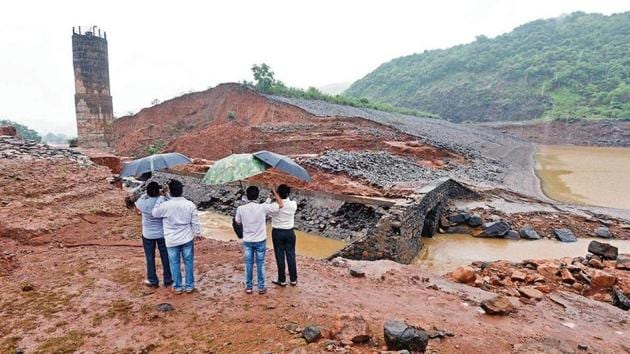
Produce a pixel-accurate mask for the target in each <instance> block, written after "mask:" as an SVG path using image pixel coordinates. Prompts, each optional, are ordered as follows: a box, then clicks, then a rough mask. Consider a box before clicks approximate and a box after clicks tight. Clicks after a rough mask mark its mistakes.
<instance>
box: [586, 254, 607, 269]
mask: <svg viewBox="0 0 630 354" xmlns="http://www.w3.org/2000/svg"><path fill="white" fill-rule="evenodd" d="M588 265H590V266H591V267H593V268H597V269H604V263H602V261H600V260H599V259H597V258H595V257H593V258H591V259H590V260H589V261H588Z"/></svg>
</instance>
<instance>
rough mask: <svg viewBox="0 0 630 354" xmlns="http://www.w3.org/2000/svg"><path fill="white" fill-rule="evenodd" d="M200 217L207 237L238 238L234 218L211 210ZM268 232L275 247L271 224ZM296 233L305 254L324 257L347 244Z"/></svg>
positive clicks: (301, 251)
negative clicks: (233, 228) (233, 225)
mask: <svg viewBox="0 0 630 354" xmlns="http://www.w3.org/2000/svg"><path fill="white" fill-rule="evenodd" d="M199 219H200V223H201V226H202V228H203V233H204V236H205V237H208V238H211V239H215V240H220V241H230V240H238V238H237V237H236V234H235V233H234V231H233V230H232V219H231V218H230V217H229V216H226V215H222V214H218V213H214V212H210V211H200V212H199ZM267 232H268V237H267V246H268V247H269V248H273V245H272V243H271V225H268V226H267ZM295 234H296V238H297V241H296V245H295V251H296V253H297V254H299V255H303V256H308V257H313V258H317V259H322V258H326V257H328V256H330V255H332V254H334V253H335V252H337V251H339V250H340V249H342V248H343V247H345V246H346V242H344V241H339V240H333V239H330V238H327V237H323V236H319V235H313V234H308V233H305V232H301V231H297V230H296V232H295Z"/></svg>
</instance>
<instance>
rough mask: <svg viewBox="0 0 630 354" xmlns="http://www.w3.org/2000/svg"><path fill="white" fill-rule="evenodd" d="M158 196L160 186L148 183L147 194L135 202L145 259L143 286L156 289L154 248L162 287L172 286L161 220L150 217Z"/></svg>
mask: <svg viewBox="0 0 630 354" xmlns="http://www.w3.org/2000/svg"><path fill="white" fill-rule="evenodd" d="M159 196H160V185H159V184H158V183H157V182H150V183H149V184H148V185H147V194H145V195H143V196H142V197H140V198H139V199H138V200H137V201H136V208H138V211H139V212H140V213H142V246H143V247H144V255H145V257H146V259H147V279H146V280H145V281H144V284H145V285H147V286H150V287H154V288H157V287H158V286H159V285H160V280H159V279H158V276H157V273H156V271H155V247H156V246H157V248H158V250H159V251H160V259H161V260H162V275H163V276H164V286H169V285H171V284H173V278H172V277H171V268H170V265H169V261H168V252H167V251H166V244H165V243H164V230H163V228H162V219H161V218H154V217H153V215H151V212H152V210H153V207H154V206H155V203H156V202H157V200H158V197H159Z"/></svg>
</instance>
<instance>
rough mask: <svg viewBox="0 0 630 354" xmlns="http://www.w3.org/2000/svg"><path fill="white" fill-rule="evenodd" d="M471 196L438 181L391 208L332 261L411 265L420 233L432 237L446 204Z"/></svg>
mask: <svg viewBox="0 0 630 354" xmlns="http://www.w3.org/2000/svg"><path fill="white" fill-rule="evenodd" d="M474 195H475V193H474V192H473V191H471V190H470V189H468V188H466V187H464V186H463V185H461V184H460V183H458V182H456V181H454V180H452V179H441V180H438V181H436V182H435V183H433V184H430V185H427V186H425V187H424V188H422V189H421V190H419V191H418V194H417V195H416V196H415V197H414V198H413V199H410V200H408V201H407V202H404V203H400V204H397V205H395V206H393V207H392V208H391V209H390V210H389V213H387V214H386V215H384V216H383V217H381V218H380V219H379V221H378V223H377V224H376V227H375V228H373V229H371V230H370V231H369V232H368V233H367V235H365V236H364V237H363V238H361V239H359V240H357V241H355V242H353V243H351V244H350V245H348V246H347V247H345V248H344V249H342V250H341V251H339V252H338V253H336V254H334V255H333V256H331V258H334V257H338V256H340V257H344V258H350V259H359V260H378V259H390V260H393V261H396V262H400V263H410V262H411V261H412V260H413V259H414V258H415V257H416V255H417V254H418V252H419V251H420V249H421V248H422V234H423V231H424V233H425V234H426V236H431V235H433V233H435V230H436V228H437V225H438V221H439V219H440V216H441V213H442V211H443V210H444V208H445V205H446V203H447V202H448V200H449V199H451V198H462V197H472V196H474ZM427 215H429V218H428V219H427ZM425 221H426V223H425Z"/></svg>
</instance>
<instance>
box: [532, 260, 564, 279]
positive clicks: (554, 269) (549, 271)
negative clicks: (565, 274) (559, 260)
mask: <svg viewBox="0 0 630 354" xmlns="http://www.w3.org/2000/svg"><path fill="white" fill-rule="evenodd" d="M558 268H559V267H558V266H557V265H555V264H553V263H545V264H541V265H539V266H538V268H537V269H536V270H537V271H538V273H540V275H542V276H543V277H545V278H553V277H555V276H556V274H557V273H558Z"/></svg>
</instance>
